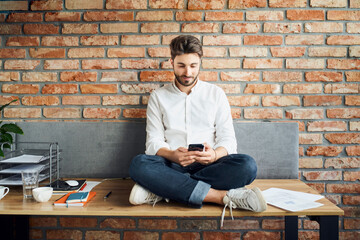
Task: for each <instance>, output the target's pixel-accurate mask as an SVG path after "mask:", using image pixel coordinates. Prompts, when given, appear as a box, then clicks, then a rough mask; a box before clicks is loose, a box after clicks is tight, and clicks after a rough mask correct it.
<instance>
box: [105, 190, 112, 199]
mask: <svg viewBox="0 0 360 240" xmlns="http://www.w3.org/2000/svg"><path fill="white" fill-rule="evenodd" d="M111 193H112V191H110V192H108V194H106V196H105V197H104V199H106V198H108V197H109V196H110V194H111Z"/></svg>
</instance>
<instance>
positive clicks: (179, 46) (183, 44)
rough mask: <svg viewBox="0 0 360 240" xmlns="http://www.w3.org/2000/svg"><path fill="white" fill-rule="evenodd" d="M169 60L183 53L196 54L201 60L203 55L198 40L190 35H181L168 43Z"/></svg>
mask: <svg viewBox="0 0 360 240" xmlns="http://www.w3.org/2000/svg"><path fill="white" fill-rule="evenodd" d="M170 50H171V59H173V60H174V59H175V57H176V56H178V55H182V54H184V53H196V54H198V55H199V57H200V58H201V57H202V55H203V51H202V46H201V43H200V40H199V39H197V38H196V37H194V36H191V35H181V36H178V37H176V38H174V39H173V40H172V41H171V43H170Z"/></svg>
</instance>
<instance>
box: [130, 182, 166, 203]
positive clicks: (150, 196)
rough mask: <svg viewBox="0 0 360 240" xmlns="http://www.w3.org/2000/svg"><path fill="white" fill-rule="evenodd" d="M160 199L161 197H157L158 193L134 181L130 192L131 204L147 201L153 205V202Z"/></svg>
mask: <svg viewBox="0 0 360 240" xmlns="http://www.w3.org/2000/svg"><path fill="white" fill-rule="evenodd" d="M162 199H163V198H162V197H159V196H158V195H156V194H154V193H152V192H150V191H148V190H147V189H145V188H143V187H142V186H140V185H139V184H137V183H135V185H134V186H133V188H132V190H131V193H130V197H129V202H130V203H131V204H133V205H140V204H144V203H147V204H153V206H155V204H156V203H157V202H159V201H161V200H162Z"/></svg>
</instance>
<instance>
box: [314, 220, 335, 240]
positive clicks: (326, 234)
mask: <svg viewBox="0 0 360 240" xmlns="http://www.w3.org/2000/svg"><path fill="white" fill-rule="evenodd" d="M319 224H320V240H325V239H326V240H339V216H319Z"/></svg>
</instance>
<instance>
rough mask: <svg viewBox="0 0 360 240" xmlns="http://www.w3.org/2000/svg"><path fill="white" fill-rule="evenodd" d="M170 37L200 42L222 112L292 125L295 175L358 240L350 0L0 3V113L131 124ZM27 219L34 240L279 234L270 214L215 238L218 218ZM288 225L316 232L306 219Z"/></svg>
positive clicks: (357, 6) (345, 233)
mask: <svg viewBox="0 0 360 240" xmlns="http://www.w3.org/2000/svg"><path fill="white" fill-rule="evenodd" d="M183 33H184V34H193V35H196V36H197V37H199V38H200V40H201V41H202V43H203V45H204V52H205V56H204V59H203V62H202V73H201V79H203V80H205V81H210V82H212V83H214V84H217V85H219V86H220V87H222V88H223V89H224V90H225V92H226V93H227V95H228V98H229V102H230V104H231V106H232V114H233V118H234V119H235V120H240V121H262V120H270V121H296V122H298V123H299V129H300V146H299V148H300V172H299V176H300V178H301V179H302V180H303V181H305V182H306V183H308V184H309V185H310V186H312V187H313V188H315V189H317V190H318V191H319V192H321V193H323V194H324V196H326V197H327V198H328V199H330V200H331V201H333V202H334V203H336V204H337V205H338V206H340V207H341V208H342V209H344V210H345V217H343V218H341V219H340V222H339V224H340V229H341V236H340V237H341V238H342V239H356V238H357V239H358V238H360V237H359V235H360V232H359V229H360V220H359V215H360V213H359V212H360V209H359V202H360V198H359V191H360V190H359V180H360V172H359V168H360V159H359V155H360V147H359V143H360V133H359V129H360V123H359V117H360V109H359V104H360V96H359V82H360V72H359V70H360V60H359V57H360V35H359V33H360V1H359V0H331V1H330V0H293V1H284V0H257V1H250V0H187V1H185V0H133V1H125V0H48V1H0V70H1V71H0V84H1V96H0V104H5V103H7V102H9V101H10V100H12V99H19V100H20V101H18V102H16V103H14V104H13V105H12V107H11V108H8V109H5V111H4V112H3V113H2V116H1V118H2V119H5V120H10V121H14V120H18V121H53V120H58V121H69V120H71V121H73V120H75V121H123V120H133V119H139V118H140V119H143V118H144V117H145V110H146V103H147V100H148V96H149V92H151V91H152V90H153V89H156V88H158V87H160V86H161V85H163V84H167V83H169V82H170V81H171V80H172V70H171V66H170V64H169V62H168V59H169V56H170V54H169V49H168V44H169V42H170V40H171V39H172V38H173V37H174V36H176V35H178V34H183ZM36 219H37V218H36ZM37 220H38V219H37ZM40 220H41V221H40V223H43V225H41V224H40V225H38V224H37V223H36V224H35V220H34V221H33V225H32V226H33V230H32V235H33V238H35V239H36V238H38V237H39V238H45V237H46V236H47V237H48V238H51V236H53V235H52V234H55V236H58V234H74V235H73V236H74V238H76V237H75V236H80V238H82V237H84V238H85V239H93V238H96V237H94V236H99V235H98V234H100V235H101V236H105V235H102V234H103V232H94V231H106V232H105V233H104V234H106V236H108V235H109V236H111V235H115V237H116V238H119V236H120V237H121V238H124V239H131V237H129V236H132V234H139V233H137V230H136V229H139V231H140V232H141V233H143V232H149V233H147V234H148V235H142V236H149V237H148V238H147V239H159V238H161V239H171V238H177V237H176V236H179V234H180V235H183V238H186V239H199V238H200V239H201V238H203V239H213V238H211V237H215V238H216V237H217V239H222V238H224V239H225V238H226V237H227V238H228V239H234V238H235V239H239V238H240V237H241V238H243V239H248V238H251V237H254V234H255V235H256V234H259V235H262V236H264V235H265V236H267V235H270V236H268V238H274V239H279V238H281V235H282V233H281V232H282V230H281V229H282V228H283V222H282V221H283V220H282V219H280V220H278V219H275V220H274V219H250V220H248V219H245V220H242V219H238V220H237V221H239V222H240V223H241V224H240V226H241V227H240V229H238V227H236V226H235V225H234V224H232V223H230V222H229V223H228V225H230V229H227V231H226V232H227V233H225V235H226V236H225V235H221V233H217V232H220V229H219V223H218V220H202V221H195V220H194V221H195V222H194V223H191V224H192V225H191V224H190V225H191V226H194V228H195V229H198V230H196V231H193V229H192V228H191V227H183V225H182V223H183V222H184V221H185V222H186V221H192V220H187V219H185V220H184V219H171V220H167V219H165V220H167V221H169V224H170V223H171V226H167V225H166V224H165V225H164V224H160V226H161V227H151V226H147V225H146V224H148V222H149V221H148V220H147V219H141V218H140V219H135V218H134V219H131V220H127V219H125V220H124V219H123V218H120V221H121V222H122V221H130V222H134V223H132V224H129V225H126V227H125V230H119V229H118V228H117V227H108V226H107V227H105V228H104V229H103V227H102V224H104V223H103V222H107V221H111V219H109V220H106V219H103V218H98V219H96V218H95V219H94V218H91V219H90V220H88V219H87V221H92V222H94V223H93V224H95V225H94V226H93V225H91V226H90V227H88V226H78V225H77V224H75V223H77V222H81V221H78V220H77V219H73V220H74V222H75V223H74V224H73V225H72V224H70V225H66V224H65V225H66V226H65V225H64V223H63V221H65V222H69V221H71V220H72V219H71V218H70V219H65V218H48V219H47V218H46V219H43V218H41V219H40ZM47 220H49V221H47ZM165 220H164V219H153V221H160V222H163V221H165ZM203 222H204V223H203ZM49 224H50V225H49ZM121 224H122V223H121ZM151 224H153V223H151ZM204 224H207V225H206V226H205V227H204V226H203V225H204ZM163 227H165V228H170V229H165V230H163ZM300 227H302V228H303V229H304V233H303V234H304V235H302V236H303V238H306V236H309V235H310V236H312V234H315V235H316V233H313V231H312V229H313V228H314V224H313V223H311V222H309V221H308V220H306V219H303V220H301V222H300ZM316 227H317V226H316V225H315V228H316ZM269 228H270V229H271V230H268V229H269ZM272 228H275V230H273V229H272ZM59 229H63V230H59ZM159 229H160V230H159ZM202 229H205V230H202ZM279 229H280V230H279ZM308 229H309V230H308ZM58 231H60V233H59V232H58ZM208 231H209V232H211V233H209V232H208ZM213 231H214V232H216V234H215V233H214V234H212V233H213ZM182 232H186V233H182ZM173 234H175V235H176V236H174V235H173ZM217 234H219V235H217ZM308 234H309V235H308ZM140 235H141V234H140ZM92 236H93V237H92ZM109 239H111V237H109Z"/></svg>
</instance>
